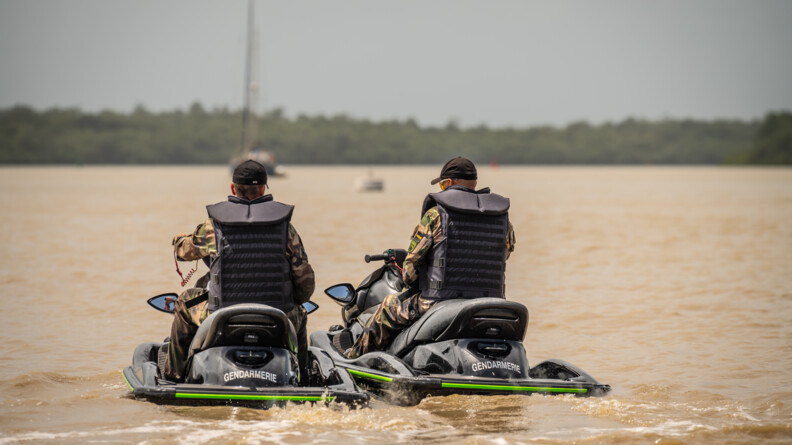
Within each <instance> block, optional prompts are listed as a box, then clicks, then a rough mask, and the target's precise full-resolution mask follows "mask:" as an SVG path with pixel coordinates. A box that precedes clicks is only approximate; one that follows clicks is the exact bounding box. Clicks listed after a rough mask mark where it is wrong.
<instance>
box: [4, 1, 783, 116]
mask: <svg viewBox="0 0 792 445" xmlns="http://www.w3.org/2000/svg"><path fill="white" fill-rule="evenodd" d="M255 8H256V14H255V16H256V27H257V30H258V32H257V34H258V39H257V42H258V43H257V52H256V54H257V55H256V76H255V77H256V78H257V79H258V81H259V84H260V87H261V88H260V94H259V97H258V100H257V108H258V110H259V111H261V110H267V109H272V108H276V107H280V108H283V109H284V110H285V111H286V112H287V115H289V116H295V115H297V114H300V113H303V114H309V115H316V114H325V115H335V114H340V113H344V114H347V115H350V116H353V117H356V118H367V119H373V120H385V119H399V120H403V119H407V118H414V119H416V120H417V121H418V122H419V123H420V124H422V125H444V124H445V123H447V122H448V121H449V120H451V119H453V120H455V121H456V122H458V123H459V124H460V125H463V126H471V125H478V124H486V125H490V126H495V127H503V126H516V127H527V126H534V125H542V124H551V125H566V124H568V123H570V122H574V121H579V120H586V121H589V122H591V123H602V122H606V121H611V122H614V121H621V120H623V119H626V118H628V117H636V118H647V119H662V118H696V119H715V118H741V119H755V118H761V117H762V116H763V115H764V114H765V113H767V112H768V111H771V110H780V109H785V110H791V109H792V1H790V0H772V1H765V0H744V1H733V0H657V1H637V0H609V1H592V0H580V1H557V0H548V1H544V0H542V1H532V0H519V1H506V0H500V1H499V0H489V1H470V0H449V1H435V0H399V1H373V0H359V1H357V0H355V1H350V0H340V1H329V0H303V1H292V0H289V1H286V0H283V1H280V0H278V1H274V0H273V1H265V0H259V1H258V2H256V4H255ZM246 11H247V2H246V1H245V0H230V1H229V0H223V1H220V0H189V1H188V0H178V1H177V0H135V1H123V2H122V1H113V0H62V1H43V0H0V108H7V107H10V106H13V105H15V104H27V105H30V106H33V107H35V108H37V109H46V108H50V107H80V108H82V109H83V110H87V111H98V110H102V109H113V110H118V111H129V110H131V109H133V108H134V107H135V106H136V105H143V106H144V107H146V108H147V109H149V110H152V111H162V110H173V109H176V108H181V109H186V108H187V107H189V106H190V104H192V103H193V102H196V101H198V102H200V103H201V104H203V105H204V107H205V108H207V109H212V108H216V107H228V108H231V109H238V108H240V107H241V106H242V97H243V76H244V74H243V73H244V69H243V66H244V51H245V25H246Z"/></svg>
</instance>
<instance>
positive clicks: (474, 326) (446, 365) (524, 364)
mask: <svg viewBox="0 0 792 445" xmlns="http://www.w3.org/2000/svg"><path fill="white" fill-rule="evenodd" d="M406 254H407V253H406V251H404V250H394V249H391V250H388V251H385V253H383V254H382V255H366V257H365V260H366V262H370V261H372V260H383V261H384V264H383V265H382V266H381V267H379V268H378V269H376V270H375V271H374V272H372V273H371V274H370V275H369V276H368V277H366V279H365V280H363V282H362V283H360V285H359V286H358V287H357V288H354V287H353V286H352V285H351V284H348V283H344V284H338V285H335V286H332V287H330V288H328V289H327V290H326V291H325V293H327V295H329V296H330V297H331V298H333V299H334V300H335V301H336V302H338V303H339V304H341V305H342V306H343V309H342V318H343V321H344V325H343V326H341V325H335V326H332V327H331V328H330V329H329V330H328V331H317V332H314V333H313V334H311V336H310V342H311V345H312V347H316V348H319V349H321V351H322V352H323V353H324V354H325V355H326V357H327V358H328V359H332V360H333V362H334V363H335V364H336V366H338V367H339V368H344V369H346V370H347V371H349V373H350V374H352V376H353V377H354V379H355V381H356V382H357V384H358V385H360V386H361V387H363V388H365V389H367V390H369V391H371V392H372V393H374V394H376V395H379V396H382V397H384V398H386V399H387V400H388V401H390V402H393V403H398V404H405V405H409V404H415V403H418V402H420V400H421V399H423V398H424V397H427V396H430V395H431V396H441V395H450V394H479V395H503V394H534V393H540V394H574V395H576V396H600V395H604V394H606V393H607V392H608V391H610V386H609V385H604V384H600V383H599V382H597V380H595V379H594V378H593V377H591V376H590V375H589V374H587V373H586V372H584V371H583V370H582V369H580V368H578V367H576V366H574V365H572V364H570V363H567V362H565V361H563V360H557V359H550V360H546V361H543V362H541V363H539V364H538V365H536V366H534V367H530V365H529V363H528V359H527V357H526V353H525V348H524V347H523V343H522V342H523V339H524V337H525V331H526V328H527V326H528V309H527V308H526V307H525V306H524V305H522V304H520V303H517V302H514V301H507V300H505V299H501V298H477V299H457V300H447V301H441V302H438V303H437V304H435V305H434V306H432V308H430V309H429V311H427V312H426V314H424V315H423V316H422V317H421V318H419V319H418V321H416V322H415V323H414V324H413V325H412V326H410V327H409V328H407V329H405V330H404V331H402V332H401V333H400V334H399V335H398V336H397V337H396V338H395V339H394V341H393V343H392V344H391V345H390V347H389V348H388V349H387V350H386V351H375V352H369V353H367V354H364V355H362V356H360V357H358V358H356V359H348V358H346V356H345V355H344V351H345V350H346V349H347V348H349V347H350V346H351V344H352V343H354V341H355V339H356V338H357V337H358V336H360V335H361V333H362V332H363V326H364V324H365V323H366V321H367V320H368V319H369V318H370V317H371V316H372V315H373V313H374V312H375V311H376V309H377V306H378V305H379V303H380V302H382V300H383V299H384V298H385V297H386V296H387V295H389V294H392V293H395V292H400V291H401V290H402V281H401V274H400V268H401V266H402V263H403V261H404V258H405V257H406ZM350 334H351V338H349V337H350Z"/></svg>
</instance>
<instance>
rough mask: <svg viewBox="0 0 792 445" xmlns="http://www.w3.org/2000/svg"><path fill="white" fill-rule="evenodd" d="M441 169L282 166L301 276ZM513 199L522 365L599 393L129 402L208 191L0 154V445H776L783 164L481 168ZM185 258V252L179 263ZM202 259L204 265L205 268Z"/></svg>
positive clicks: (221, 169) (782, 321) (789, 248)
mask: <svg viewBox="0 0 792 445" xmlns="http://www.w3.org/2000/svg"><path fill="white" fill-rule="evenodd" d="M438 170H439V167H434V166H433V167H426V166H421V167H375V168H373V172H374V174H375V176H379V177H381V178H383V179H384V180H385V191H384V192H382V193H359V192H356V191H355V190H354V188H353V185H354V181H355V178H357V177H360V176H366V175H367V174H368V169H367V168H362V167H291V168H288V169H287V176H286V177H285V178H274V179H272V180H271V181H270V182H271V188H272V192H273V193H274V195H275V197H276V199H279V200H281V201H284V202H288V203H292V204H295V205H296V206H297V209H296V211H295V213H294V218H293V223H294V225H295V226H296V227H297V230H298V231H299V232H300V235H301V236H302V238H303V240H304V242H305V246H306V249H307V251H308V255H309V258H310V261H311V263H312V264H313V265H314V268H315V270H316V273H317V289H319V292H317V293H315V294H314V297H313V299H314V300H315V301H316V302H317V303H319V304H320V305H321V309H320V310H319V311H318V312H317V313H315V314H313V315H311V317H310V322H309V331H313V330H317V329H323V328H327V327H328V326H329V325H331V324H334V323H337V322H338V320H339V313H340V311H339V309H340V308H339V307H338V306H337V305H335V304H334V303H333V302H332V301H331V300H330V299H329V298H328V297H326V296H324V295H323V294H322V293H321V290H322V289H324V288H326V287H328V286H330V285H332V284H335V283H339V282H352V283H354V284H357V283H358V282H359V281H360V280H361V279H362V278H363V277H364V276H365V275H366V274H367V273H368V272H369V271H370V270H371V266H370V265H366V264H365V263H364V262H363V261H362V257H363V255H364V254H366V253H378V252H381V251H382V250H384V249H386V248H390V247H395V248H406V246H407V244H408V242H409V237H410V234H411V231H412V229H413V227H414V226H415V224H416V223H417V222H418V219H419V217H420V205H421V202H422V200H423V198H424V196H425V194H426V193H428V192H430V191H434V189H433V188H432V186H430V185H429V180H430V179H431V178H433V177H434V176H435V175H436V173H437V171H438ZM479 173H480V174H479V176H480V179H479V185H480V186H491V187H492V189H493V191H496V192H498V193H501V194H504V195H506V196H509V197H510V198H511V200H512V208H511V212H510V217H511V220H512V222H513V224H514V227H515V231H516V235H517V250H516V252H515V253H514V254H513V256H512V258H511V259H510V261H509V263H508V266H507V279H506V282H507V293H508V297H509V298H510V299H512V300H516V301H519V302H521V303H523V304H525V305H526V306H528V308H529V311H530V314H531V320H530V324H529V328H528V334H527V336H526V340H525V344H526V349H527V351H528V359H529V361H530V362H531V363H534V364H535V363H538V362H539V361H541V360H543V359H546V358H561V359H564V360H567V361H569V362H572V363H574V364H576V365H578V366H580V367H581V368H583V369H584V370H586V371H587V372H589V373H590V374H592V375H593V376H594V377H595V378H597V379H598V380H599V381H601V382H603V383H608V384H610V385H611V386H612V387H613V392H612V393H611V394H610V395H608V396H607V397H604V398H588V399H586V398H575V397H572V396H530V397H527V396H498V397H479V396H467V397H465V396H452V397H435V398H430V399H427V400H425V401H423V402H422V403H421V404H420V405H418V406H415V407H394V406H390V405H387V404H385V403H383V402H380V401H375V402H373V403H372V405H371V407H370V408H367V409H361V410H353V411H350V410H348V409H344V408H341V407H337V406H332V405H331V406H329V407H325V406H310V405H293V406H288V407H285V408H277V409H272V410H268V411H264V410H254V409H246V408H232V407H171V406H160V405H155V404H151V403H148V402H144V401H138V400H134V399H132V398H129V397H128V388H127V386H126V385H125V384H124V382H123V380H122V378H121V373H120V371H121V369H122V368H123V367H125V366H127V365H129V363H130V360H131V357H132V351H133V350H134V348H135V346H136V345H137V344H139V343H142V342H145V341H158V340H161V339H162V338H163V337H165V336H166V335H167V334H168V331H169V327H170V321H171V320H170V317H169V316H168V315H166V314H162V313H159V312H156V311H154V310H152V309H150V308H148V306H147V305H146V304H145V300H146V298H147V297H148V296H151V295H154V294H157V293H161V292H167V291H178V290H179V284H178V282H179V279H178V276H177V274H176V272H175V268H174V263H173V257H172V253H171V247H170V240H171V237H172V236H173V235H174V234H177V233H182V232H188V231H191V230H192V229H193V228H194V227H195V226H196V225H197V224H198V223H199V222H201V221H202V220H203V219H204V217H205V210H204V206H205V205H206V204H208V203H213V202H217V201H220V200H223V199H225V196H226V195H227V194H228V184H229V182H230V173H229V170H228V168H227V167H225V166H209V167H19V168H12V167H2V168H0V209H2V210H1V211H0V212H2V218H0V227H1V228H2V233H4V234H5V240H4V242H2V243H0V261H1V262H2V263H0V264H2V267H0V298H2V304H1V305H0V444H5V443H86V442H92V443H148V444H158V443H173V442H179V443H218V442H221V443H246V444H247V443H289V444H303V443H330V444H335V443H345V444H349V443H369V442H372V441H379V442H383V443H399V442H402V443H403V442H426V443H446V442H454V443H468V444H502V443H569V442H576V443H616V442H618V443H649V442H656V443H753V442H763V443H790V442H792V169H754V168H716V167H501V168H497V169H492V168H489V167H486V166H484V167H482V168H481V169H480V172H479ZM190 266H191V264H189V263H183V264H182V266H181V267H182V270H188V269H189V267H190ZM201 268H202V269H201V271H204V270H205V268H204V267H203V265H201Z"/></svg>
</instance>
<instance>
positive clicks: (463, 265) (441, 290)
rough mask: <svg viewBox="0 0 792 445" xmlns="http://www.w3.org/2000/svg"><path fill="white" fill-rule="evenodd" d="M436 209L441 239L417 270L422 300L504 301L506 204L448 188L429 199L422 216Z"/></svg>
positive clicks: (486, 192) (496, 198)
mask: <svg viewBox="0 0 792 445" xmlns="http://www.w3.org/2000/svg"><path fill="white" fill-rule="evenodd" d="M435 205H436V206H437V209H438V211H439V212H440V223H441V224H442V230H443V235H444V239H443V240H442V241H441V242H439V243H434V244H433V245H432V247H431V249H430V250H429V253H428V254H427V256H426V258H425V260H424V261H423V263H422V264H421V265H420V266H419V271H418V279H419V281H418V285H419V287H420V289H421V297H423V298H427V299H430V300H450V299H455V298H466V299H470V298H484V297H491V298H492V297H494V298H505V291H504V286H505V275H504V273H505V271H506V237H507V236H508V230H509V222H508V221H509V217H508V210H509V199H508V198H504V197H503V196H500V195H496V194H494V193H490V191H489V188H485V189H482V190H479V191H473V190H470V189H467V188H464V187H460V186H451V187H449V188H448V189H446V190H445V191H442V192H439V193H431V194H429V195H428V196H427V197H426V200H424V205H423V210H422V212H421V214H422V215H423V214H424V213H426V211H427V210H429V209H430V208H432V207H434V206H435Z"/></svg>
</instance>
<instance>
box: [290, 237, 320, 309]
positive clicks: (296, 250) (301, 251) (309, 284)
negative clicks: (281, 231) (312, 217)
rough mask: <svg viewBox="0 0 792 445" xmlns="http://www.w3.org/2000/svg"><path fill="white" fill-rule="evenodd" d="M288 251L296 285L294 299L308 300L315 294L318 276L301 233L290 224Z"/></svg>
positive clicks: (300, 302) (301, 301) (299, 302)
mask: <svg viewBox="0 0 792 445" xmlns="http://www.w3.org/2000/svg"><path fill="white" fill-rule="evenodd" d="M286 251H287V253H288V255H289V261H290V263H291V280H292V285H293V286H294V301H295V302H296V303H297V304H302V303H305V302H306V301H308V299H309V298H311V295H313V292H314V288H315V287H316V277H315V276H314V270H313V267H311V265H310V264H309V263H308V255H307V254H306V253H305V247H303V243H302V240H301V239H300V235H299V234H298V233H297V230H296V229H295V228H294V226H292V225H291V223H290V224H289V240H288V242H287V244H286Z"/></svg>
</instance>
